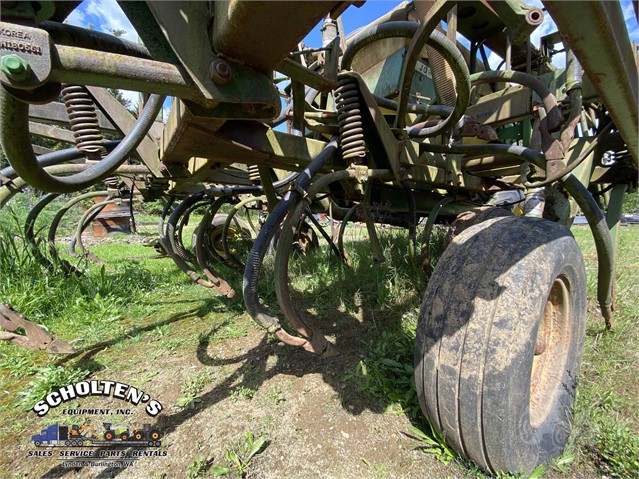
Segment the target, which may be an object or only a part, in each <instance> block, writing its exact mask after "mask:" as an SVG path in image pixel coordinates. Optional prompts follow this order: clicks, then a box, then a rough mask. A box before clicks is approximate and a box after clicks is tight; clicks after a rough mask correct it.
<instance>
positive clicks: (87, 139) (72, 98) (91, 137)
mask: <svg viewBox="0 0 639 479" xmlns="http://www.w3.org/2000/svg"><path fill="white" fill-rule="evenodd" d="M62 97H63V99H64V105H65V106H66V108H67V115H68V116H69V122H70V123H71V131H73V137H74V138H75V143H76V147H77V148H78V150H80V151H82V152H84V153H86V154H87V155H91V156H102V155H103V154H104V153H106V148H105V147H104V145H103V144H102V135H101V134H100V125H99V124H98V115H97V113H96V111H95V105H94V103H93V100H92V99H91V96H90V95H89V92H88V91H87V89H86V88H85V87H83V86H81V85H65V86H64V88H63V89H62Z"/></svg>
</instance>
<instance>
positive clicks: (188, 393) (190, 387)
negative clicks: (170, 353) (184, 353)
mask: <svg viewBox="0 0 639 479" xmlns="http://www.w3.org/2000/svg"><path fill="white" fill-rule="evenodd" d="M211 380H212V377H211V373H210V371H209V370H207V369H200V370H198V371H193V372H191V373H188V374H187V375H186V377H185V378H184V382H183V383H182V389H181V394H182V395H181V396H180V397H179V398H178V399H177V401H176V402H175V405H176V406H178V407H181V408H184V409H194V408H195V407H196V406H197V404H198V403H199V402H200V401H201V399H200V398H199V397H198V396H199V394H200V393H201V392H202V389H204V386H206V385H207V384H209V383H210V382H211Z"/></svg>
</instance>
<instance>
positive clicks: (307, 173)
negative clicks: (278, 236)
mask: <svg viewBox="0 0 639 479" xmlns="http://www.w3.org/2000/svg"><path fill="white" fill-rule="evenodd" d="M337 148H338V139H337V137H333V138H332V139H331V141H330V142H328V144H327V145H326V147H325V148H324V149H323V150H322V152H321V153H320V154H319V155H318V156H317V157H316V158H315V159H314V160H313V161H311V162H310V163H309V164H308V166H307V167H306V168H304V171H302V172H301V173H300V174H299V176H298V177H297V180H296V187H297V188H296V189H291V190H289V191H288V192H287V193H286V194H285V195H284V197H283V198H282V199H281V200H280V201H279V203H277V206H276V207H275V209H274V210H273V212H272V213H271V214H270V215H268V218H267V220H266V223H264V225H263V226H262V229H261V230H260V234H259V235H258V236H257V239H256V240H255V243H253V248H251V252H250V253H249V256H248V260H247V262H246V268H245V270H244V279H243V284H242V292H243V294H244V305H245V306H246V310H247V311H248V313H249V314H250V315H251V317H252V318H253V319H254V320H255V322H257V323H258V324H259V325H260V326H262V327H263V328H264V329H266V330H267V331H269V332H272V333H273V332H275V331H277V330H279V329H281V326H280V323H279V321H278V319H277V318H274V317H272V316H269V315H268V314H267V313H266V311H265V309H264V307H263V306H262V305H261V304H260V299H259V296H258V291H257V281H258V277H259V273H260V269H261V267H262V260H263V259H264V255H265V254H266V251H267V250H268V247H269V245H270V243H271V240H272V239H273V236H274V235H275V233H276V232H277V230H278V228H279V226H280V224H281V223H282V221H283V220H284V217H285V216H286V215H287V213H288V212H289V211H290V210H291V209H292V208H293V206H294V205H295V204H296V203H297V201H299V199H300V196H301V193H300V191H303V190H305V189H306V188H307V187H308V185H309V184H310V183H311V180H312V179H313V177H314V176H315V175H316V174H317V172H318V171H319V170H320V169H321V168H322V167H323V166H324V165H325V164H326V163H327V162H328V161H329V160H330V159H331V158H332V157H333V155H334V154H335V152H336V151H337Z"/></svg>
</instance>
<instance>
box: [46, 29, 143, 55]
mask: <svg viewBox="0 0 639 479" xmlns="http://www.w3.org/2000/svg"><path fill="white" fill-rule="evenodd" d="M38 27H39V28H41V29H42V30H44V31H46V32H47V33H48V34H49V36H50V37H51V40H52V41H53V43H55V44H56V45H66V46H69V47H79V48H87V49H89V50H98V51H101V52H108V53H117V54H119V55H126V56H131V57H137V58H146V59H148V60H152V57H151V54H150V53H149V51H148V50H147V49H146V47H145V46H144V45H140V44H138V43H134V42H131V41H129V40H125V39H124V38H118V37H116V36H114V35H110V34H108V33H103V32H98V31H97V30H87V29H86V28H81V27H76V26H73V25H68V24H66V23H58V22H52V21H45V22H40V23H38Z"/></svg>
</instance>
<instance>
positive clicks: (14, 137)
mask: <svg viewBox="0 0 639 479" xmlns="http://www.w3.org/2000/svg"><path fill="white" fill-rule="evenodd" d="M163 102H164V97H163V96H162V95H151V96H150V97H149V100H148V101H147V103H146V105H145V106H144V110H143V111H142V113H141V114H140V117H139V118H138V119H137V121H136V122H135V125H134V126H133V128H132V129H131V131H130V132H129V134H128V135H126V137H125V138H124V139H123V140H122V141H121V142H120V144H119V145H118V146H116V147H115V149H114V150H113V151H112V152H111V153H109V154H108V155H106V156H105V157H104V158H103V159H102V160H101V161H100V162H98V163H96V164H95V165H94V166H92V167H90V168H88V169H86V170H84V171H82V172H81V173H77V174H75V175H71V176H69V177H57V176H52V175H50V174H49V173H47V172H46V171H45V170H44V168H43V167H42V166H41V165H40V163H38V160H37V158H36V157H35V155H34V154H33V150H32V148H31V140H30V137H29V105H27V104H26V103H22V102H21V101H19V100H18V99H16V98H15V97H13V96H12V95H11V94H9V93H8V92H7V91H6V90H5V89H4V88H0V122H1V123H2V124H3V125H12V128H6V127H5V128H2V129H0V143H1V144H2V149H3V150H4V153H5V155H6V156H7V158H8V160H9V163H10V164H11V166H12V167H13V169H14V170H15V171H16V173H17V174H18V175H20V177H22V178H23V179H24V180H25V181H26V182H27V183H29V184H30V185H31V186H33V187H34V188H37V189H39V190H42V191H47V192H51V193H73V192H75V191H79V190H82V189H84V188H87V187H89V186H91V185H93V184H94V183H96V182H97V181H99V180H101V179H103V178H106V177H107V176H109V175H110V174H111V173H113V171H114V170H115V169H117V168H118V167H119V166H120V165H121V164H122V163H124V161H125V160H126V159H127V157H128V156H129V154H130V153H131V152H132V151H133V150H134V149H135V148H136V147H137V146H138V145H139V144H140V142H141V141H142V139H143V138H144V135H146V133H147V132H148V131H149V128H150V127H151V125H152V124H153V122H154V121H155V119H156V117H157V115H158V113H159V112H160V110H161V109H162V103H163Z"/></svg>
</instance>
